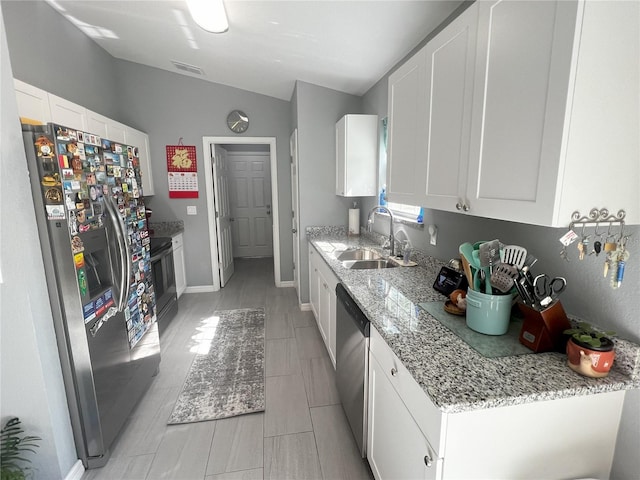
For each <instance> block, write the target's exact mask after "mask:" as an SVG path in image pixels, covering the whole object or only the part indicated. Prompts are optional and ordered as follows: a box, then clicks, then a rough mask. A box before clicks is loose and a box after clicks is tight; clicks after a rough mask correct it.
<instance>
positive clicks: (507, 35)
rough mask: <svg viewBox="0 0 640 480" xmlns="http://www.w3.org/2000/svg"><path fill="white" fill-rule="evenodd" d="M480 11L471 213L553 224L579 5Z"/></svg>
mask: <svg viewBox="0 0 640 480" xmlns="http://www.w3.org/2000/svg"><path fill="white" fill-rule="evenodd" d="M479 4H480V5H479V7H480V10H479V23H478V49H477V60H476V69H475V81H474V97H473V113H472V115H473V119H472V130H471V149H470V160H469V161H470V165H469V181H468V187H467V196H468V198H469V207H470V213H472V214H474V215H482V216H486V217H491V218H498V219H504V220H513V221H521V222H527V223H538V224H549V222H550V218H551V214H552V212H553V208H554V202H555V201H556V195H557V190H558V188H557V186H556V182H557V179H558V169H559V162H560V153H561V152H560V151H561V147H562V135H563V126H564V121H565V113H566V108H567V95H568V88H569V87H568V85H569V77H570V73H571V64H572V52H573V42H574V35H575V30H576V28H575V26H576V11H577V2H575V1H564V0H562V1H548V2H535V1H530V2H524V1H515V0H502V1H491V2H479ZM567 220H568V219H567Z"/></svg>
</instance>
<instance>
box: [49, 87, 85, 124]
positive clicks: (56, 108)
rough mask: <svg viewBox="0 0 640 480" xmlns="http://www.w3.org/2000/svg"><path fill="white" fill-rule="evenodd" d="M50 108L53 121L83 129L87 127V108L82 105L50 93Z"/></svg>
mask: <svg viewBox="0 0 640 480" xmlns="http://www.w3.org/2000/svg"><path fill="white" fill-rule="evenodd" d="M49 108H50V109H51V121H52V122H53V123H57V124H59V125H62V126H64V127H69V128H75V129H78V130H82V131H88V129H87V109H86V108H84V107H83V106H81V105H77V104H75V103H73V102H70V101H68V100H65V99H64V98H60V97H57V96H55V95H52V94H51V93H50V94H49Z"/></svg>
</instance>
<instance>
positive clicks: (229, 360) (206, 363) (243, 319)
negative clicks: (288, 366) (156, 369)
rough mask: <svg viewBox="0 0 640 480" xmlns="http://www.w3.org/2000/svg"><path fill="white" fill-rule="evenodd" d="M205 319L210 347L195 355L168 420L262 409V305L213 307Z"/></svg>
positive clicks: (194, 419) (203, 418)
mask: <svg viewBox="0 0 640 480" xmlns="http://www.w3.org/2000/svg"><path fill="white" fill-rule="evenodd" d="M216 322H217V324H216ZM208 323H209V327H210V330H211V331H212V338H211V345H210V347H209V349H208V353H206V354H198V355H196V358H195V359H194V360H193V363H192V364H191V369H190V370H189V374H188V375H187V379H186V380H185V382H184V386H183V387H182V391H181V392H180V395H179V396H178V400H177V401H176V404H175V407H174V408H173V413H172V414H171V416H170V417H169V421H168V422H167V423H168V424H178V423H191V422H203V421H206V420H215V419H218V418H226V417H233V416H235V415H242V414H245V413H253V412H262V411H264V382H265V381H264V309H263V308H253V309H238V310H222V311H216V312H214V313H213V316H212V318H211V319H209V320H208Z"/></svg>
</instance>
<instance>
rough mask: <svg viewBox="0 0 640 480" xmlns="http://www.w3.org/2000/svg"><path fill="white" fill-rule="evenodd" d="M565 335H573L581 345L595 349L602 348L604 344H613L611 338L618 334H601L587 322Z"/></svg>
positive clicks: (567, 331)
mask: <svg viewBox="0 0 640 480" xmlns="http://www.w3.org/2000/svg"><path fill="white" fill-rule="evenodd" d="M563 333H565V334H566V335H571V337H572V338H574V339H575V340H577V341H579V342H580V343H583V344H585V345H589V346H591V347H595V348H600V347H602V346H603V344H611V343H612V342H611V339H610V338H609V337H610V336H611V335H615V334H616V332H612V331H606V332H601V331H599V330H596V329H595V328H593V327H592V326H591V325H590V324H588V323H586V322H580V323H578V326H577V327H575V328H569V329H567V330H565V331H564V332H563Z"/></svg>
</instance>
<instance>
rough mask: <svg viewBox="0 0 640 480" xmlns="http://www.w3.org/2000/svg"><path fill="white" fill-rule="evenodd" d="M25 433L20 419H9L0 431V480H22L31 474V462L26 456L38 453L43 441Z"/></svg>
mask: <svg viewBox="0 0 640 480" xmlns="http://www.w3.org/2000/svg"><path fill="white" fill-rule="evenodd" d="M23 433H24V430H22V428H21V426H20V419H19V418H18V417H13V418H11V419H9V420H8V421H7V423H6V424H5V425H4V427H3V428H2V430H0V480H22V479H25V478H28V477H27V475H30V474H31V467H29V466H28V464H30V463H31V460H29V459H28V458H26V455H25V454H27V453H28V452H30V453H36V451H35V449H36V448H37V447H39V445H38V443H37V442H39V441H40V440H42V439H41V438H40V437H35V436H33V435H22V434H23Z"/></svg>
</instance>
